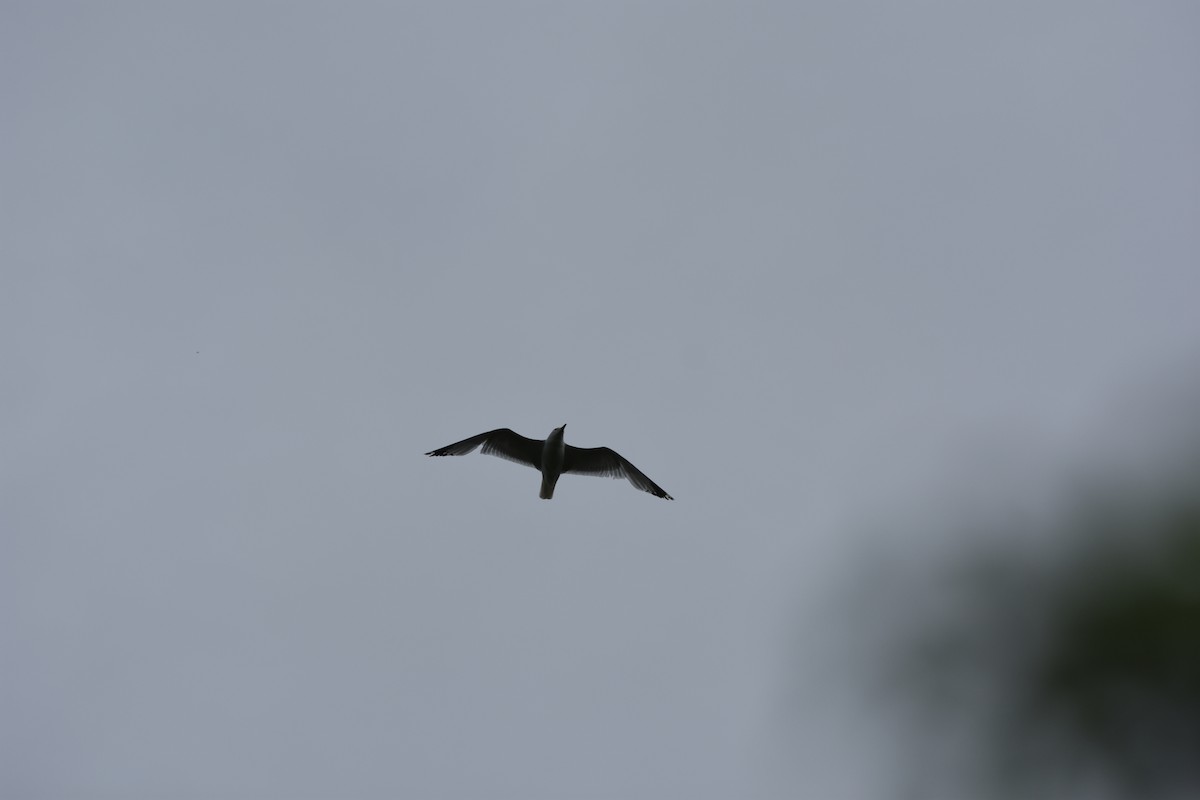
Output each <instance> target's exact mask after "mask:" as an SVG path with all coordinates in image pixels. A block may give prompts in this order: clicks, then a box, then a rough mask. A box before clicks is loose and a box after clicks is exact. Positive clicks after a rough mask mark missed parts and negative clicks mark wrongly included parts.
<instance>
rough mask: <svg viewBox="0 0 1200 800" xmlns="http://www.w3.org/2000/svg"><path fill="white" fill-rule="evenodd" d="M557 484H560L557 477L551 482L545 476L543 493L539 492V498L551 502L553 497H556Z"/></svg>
mask: <svg viewBox="0 0 1200 800" xmlns="http://www.w3.org/2000/svg"><path fill="white" fill-rule="evenodd" d="M556 483H558V477H557V476H555V478H554V480H550V479H549V478H547V477H546V476H545V475H543V476H542V491H540V492H538V497H540V498H542V499H543V500H549V499H550V498H551V497H554V484H556Z"/></svg>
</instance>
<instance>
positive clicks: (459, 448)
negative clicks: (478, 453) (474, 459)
mask: <svg viewBox="0 0 1200 800" xmlns="http://www.w3.org/2000/svg"><path fill="white" fill-rule="evenodd" d="M479 445H483V454H484V455H488V456H500V458H507V459H508V460H509V461H515V462H517V463H518V464H524V465H525V466H527V467H533V468H534V469H541V468H542V447H543V443H542V442H539V441H538V440H537V439H527V438H525V437H524V436H522V435H521V434H519V433H517V432H515V431H513V430H511V429H510V428H497V429H496V430H494V431H488V432H487V433H481V434H479V435H478V436H472V437H471V438H470V439H463V440H462V441H461V442H455V443H454V444H448V445H446V446H445V447H441V448H438V449H437V450H430V451H429V452H428V453H426V454H425V455H427V456H465V455H466V454H467V453H469V452H471V451H472V450H474V449H475V448H476V447H479Z"/></svg>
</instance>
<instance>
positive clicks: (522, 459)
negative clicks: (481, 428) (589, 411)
mask: <svg viewBox="0 0 1200 800" xmlns="http://www.w3.org/2000/svg"><path fill="white" fill-rule="evenodd" d="M566 428H567V426H566V425H562V426H561V427H558V428H555V429H554V430H552V431H550V435H549V436H547V437H546V440H545V441H542V440H540V439H527V438H526V437H524V436H522V435H521V434H519V433H516V432H515V431H513V430H510V429H509V428H497V429H496V430H494V431H488V432H487V433H481V434H479V435H478V436H472V437H471V438H470V439H463V440H462V441H461V442H455V443H454V444H450V445H446V446H445V447H442V448H439V449H437V450H430V451H429V452H428V453H426V454H425V455H427V456H465V455H466V454H467V453H470V452H471V451H472V450H474V449H475V448H476V447H479V445H483V454H484V455H491V456H500V458H507V459H508V460H509V461H515V462H517V463H518V464H524V465H525V466H527V467H533V468H534V469H536V470H538V471H539V472H541V473H542V491H541V493H539V494H538V497H540V498H542V499H543V500H549V499H550V498H552V497H554V484H556V483H558V477H559V476H560V475H562V474H563V473H564V472H573V473H576V474H578V475H598V476H601V477H606V478H624V479H625V480H627V481H629V482H630V483H632V484H633V485H634V487H635V488H638V489H641V490H642V491H643V492H649V493H650V494H652V495H654V496H655V497H661V498H663V499H664V500H674V499H675V498H674V497H671V495H669V494H667V493H666V492H664V491H663V490H662V487H661V486H659V485H658V484H657V483H655V482H654V481H652V480H650V479H649V478H647V477H646V474H645V473H644V472H642V471H641V470H640V469H638V468H637V467H635V466H634V465H633V464H630V463H629V461H627V460H626V459H625V458H624V457H622V456H621V454H620V453H618V452H617V451H615V450H612V449H611V448H608V447H572V446H571V445H569V444H566V443H565V442H564V441H563V431H565V430H566Z"/></svg>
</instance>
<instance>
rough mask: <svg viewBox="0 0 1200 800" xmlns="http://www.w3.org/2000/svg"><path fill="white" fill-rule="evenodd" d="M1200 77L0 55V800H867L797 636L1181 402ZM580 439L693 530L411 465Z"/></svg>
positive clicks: (349, 42)
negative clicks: (902, 562)
mask: <svg viewBox="0 0 1200 800" xmlns="http://www.w3.org/2000/svg"><path fill="white" fill-rule="evenodd" d="M1198 33H1200V13H1198V12H1197V11H1196V9H1195V7H1194V5H1193V4H1191V3H1187V2H1161V3H1145V2H1141V3H1135V2H1094V0H1091V1H1089V2H1083V0H1079V1H1078V2H1066V1H1062V2H1057V1H1052V2H1046V1H1045V0H1041V1H1040V2H1010V3H995V4H975V3H952V2H919V3H905V4H897V3H887V2H858V3H833V2H813V3H806V4H794V3H770V2H758V3H732V2H729V3H700V2H695V3H682V2H673V3H668V2H649V3H613V2H608V3H539V2H515V3H466V2H464V3H396V4H383V3H354V4H332V3H330V4H316V3H246V2H238V3H220V2H213V3H195V4H187V5H184V4H161V3H120V2H117V3H104V4H93V3H80V4H73V3H68V2H60V3H51V4H44V3H9V4H7V5H6V6H5V8H4V10H3V11H2V12H0V101H2V102H3V108H4V110H5V114H4V118H5V123H4V125H3V126H2V127H3V132H2V133H0V141H2V142H3V148H2V151H0V185H3V187H4V189H3V191H2V192H0V204H2V212H3V213H2V214H0V257H2V261H3V265H4V266H3V278H2V287H3V291H0V363H2V364H3V370H2V374H0V403H2V407H3V415H2V416H0V451H2V452H3V453H4V457H3V459H0V470H2V471H3V472H2V479H3V486H4V489H3V494H2V495H0V672H2V673H3V675H4V680H3V681H2V682H0V795H3V796H4V797H11V798H41V797H46V798H59V797H68V796H70V797H80V798H94V797H96V798H98V797H122V798H135V797H137V798H140V797H145V798H150V797H174V798H185V797H197V798H199V797H216V796H220V797H228V798H262V797H279V798H282V797H289V798H290V797H364V798H367V797H398V796H407V797H429V798H439V797H440V798H475V797H522V798H561V797H571V798H617V797H619V798H643V797H644V798H649V797H656V798H657V797H685V796H686V797H695V798H726V797H767V798H770V797H778V796H782V795H784V794H786V795H789V796H813V797H816V796H820V797H825V798H838V797H845V798H853V797H868V796H879V795H878V794H877V792H878V791H879V789H880V787H881V786H886V785H887V761H886V759H885V758H881V757H877V754H875V753H873V752H872V751H870V750H869V749H868V748H867V746H866V745H857V744H856V740H855V738H854V737H853V736H851V735H850V734H848V733H846V731H848V730H849V729H850V728H851V727H852V725H851V724H850V723H849V722H847V720H845V719H843V718H841V717H839V715H838V713H837V711H836V710H830V709H829V708H827V705H828V704H821V703H816V702H814V704H813V706H812V708H813V715H812V719H811V721H810V722H809V723H808V725H809V727H808V729H807V730H808V732H807V733H806V734H801V735H799V736H798V738H790V739H789V738H787V737H785V736H783V735H782V734H781V733H780V729H781V726H780V724H779V714H780V712H779V709H780V707H781V705H783V704H784V703H785V702H792V701H791V700H789V699H788V698H793V697H794V695H795V692H796V686H795V685H793V684H794V682H795V680H796V676H795V675H794V674H793V672H794V670H795V668H796V666H797V665H796V663H795V661H794V659H792V658H791V654H792V653H793V648H794V647H795V645H796V642H797V641H799V642H800V643H801V650H802V651H803V649H804V647H805V646H811V648H812V649H813V651H814V652H815V651H819V650H821V649H822V648H823V647H824V644H823V634H824V631H823V626H822V624H811V625H806V624H804V620H807V619H810V618H819V617H820V613H819V611H818V609H819V608H820V607H821V603H822V597H824V596H825V594H826V593H827V592H828V591H829V590H830V589H831V587H833V586H835V585H836V584H837V579H838V577H839V575H840V574H841V572H840V567H841V566H842V565H843V564H844V563H845V562H846V560H847V558H849V557H850V551H851V550H852V549H853V538H854V537H853V535H852V533H853V528H854V524H855V523H856V521H858V520H861V519H862V518H863V515H864V514H869V513H871V509H875V508H881V507H886V506H887V504H888V503H889V502H894V501H899V500H902V499H903V498H906V497H913V496H916V494H917V493H919V492H921V491H923V490H924V489H928V487H930V486H931V485H934V484H935V483H936V481H937V479H938V477H939V476H945V475H947V474H950V473H953V472H954V471H956V470H957V469H959V467H960V466H961V465H962V464H964V463H974V462H975V461H978V460H980V459H986V454H987V453H989V452H991V450H989V448H999V449H1001V450H1003V449H1004V448H1005V447H1010V446H1014V447H1015V446H1019V444H1020V443H1029V444H1030V446H1035V447H1036V448H1037V449H1038V451H1039V452H1044V453H1046V454H1056V453H1065V452H1069V451H1071V450H1072V448H1074V447H1076V446H1077V445H1078V443H1079V442H1080V441H1081V440H1082V439H1084V438H1087V437H1088V436H1091V435H1094V434H1095V432H1096V430H1097V425H1098V421H1099V420H1101V419H1103V418H1104V416H1105V414H1106V413H1107V411H1106V409H1107V408H1108V404H1109V403H1110V402H1111V399H1112V398H1113V397H1114V396H1117V395H1119V393H1120V392H1122V391H1125V390H1127V389H1128V387H1129V386H1131V385H1137V384H1139V383H1140V382H1142V381H1144V380H1147V379H1148V378H1150V377H1153V376H1154V375H1156V374H1158V372H1159V371H1161V370H1170V369H1175V368H1178V366H1179V365H1180V364H1181V363H1186V364H1194V363H1195V360H1196V356H1197V353H1198V352H1200V314H1197V313H1196V311H1195V308H1196V300H1197V297H1198V296H1200V267H1198V265H1200V225H1197V220H1200V146H1198V145H1197V142H1200V95H1198V94H1197V92H1196V91H1195V88H1196V76H1197V75H1198V74H1200V50H1197V48H1196V46H1195V42H1196V40H1197V38H1196V37H1197V34H1198ZM564 422H565V423H568V435H567V440H568V442H570V443H573V444H576V445H579V446H595V445H608V446H611V447H613V448H615V449H617V450H618V451H620V452H621V453H622V454H623V455H625V456H626V457H628V458H629V459H630V460H631V461H632V462H633V463H635V464H636V465H637V466H638V467H640V468H641V469H642V470H644V471H645V472H646V473H647V474H648V475H649V476H650V477H651V478H652V479H653V480H655V481H656V482H658V483H659V484H661V485H662V486H663V487H664V488H665V489H666V490H667V491H669V492H670V493H671V494H673V495H674V496H675V497H676V498H677V501H676V502H674V503H667V502H662V501H659V500H656V499H654V498H652V497H650V496H648V495H644V494H641V493H639V492H636V491H633V490H632V489H631V488H630V487H628V486H627V485H625V484H623V483H616V482H612V481H604V480H596V479H588V478H578V477H572V476H567V477H565V478H564V479H563V480H562V481H561V482H560V483H559V486H558V490H557V492H556V496H555V499H554V500H553V502H549V503H547V502H543V501H540V500H538V498H537V492H538V477H537V475H536V474H535V473H534V472H533V471H531V470H528V469H524V468H521V467H518V466H516V465H513V464H509V463H506V462H503V461H500V460H497V459H491V458H483V457H478V456H473V457H468V458H465V459H449V460H441V459H439V460H432V459H427V458H425V457H424V456H422V455H421V454H422V453H423V452H424V451H426V450H429V449H432V448H434V447H438V446H441V445H445V444H448V443H450V442H452V441H455V440H457V439H461V438H464V437H466V436H469V435H472V434H475V433H478V432H481V431H484V430H488V429H490V428H494V427H503V426H508V427H512V428H514V429H515V430H517V431H518V432H521V433H523V434H525V435H529V436H536V437H539V438H540V437H543V436H545V435H546V434H547V433H548V432H549V431H550V429H551V428H552V427H555V426H557V425H560V424H562V423H564ZM1014 443H1017V444H1014ZM981 452H982V453H984V454H985V455H984V456H981V455H980V453H981ZM824 624H825V625H829V624H836V620H833V621H828V622H826V623H824ZM807 688H808V689H810V690H811V692H812V694H813V695H814V696H817V695H820V694H821V690H822V687H821V685H820V681H815V682H813V683H811V685H808V687H807ZM802 694H803V692H802ZM785 727H786V726H785ZM789 735H790V736H794V735H795V734H794V733H793V734H789ZM860 750H861V752H860ZM781 765H782V766H781Z"/></svg>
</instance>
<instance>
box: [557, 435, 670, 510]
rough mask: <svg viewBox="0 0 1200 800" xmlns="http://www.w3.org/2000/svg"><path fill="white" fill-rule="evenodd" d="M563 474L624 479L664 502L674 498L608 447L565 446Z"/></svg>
mask: <svg viewBox="0 0 1200 800" xmlns="http://www.w3.org/2000/svg"><path fill="white" fill-rule="evenodd" d="M563 472H574V473H576V474H578V475H597V476H600V477H604V478H624V479H625V480H627V481H629V482H630V483H631V484H633V485H634V487H635V488H638V489H641V490H642V491H643V492H649V493H650V494H652V495H654V496H655V497H661V498H663V499H664V500H674V499H675V498H674V497H671V495H669V494H667V493H666V492H665V491H663V489H662V487H661V486H659V485H658V484H657V483H655V482H654V481H652V480H650V479H649V478H648V477H646V473H644V472H642V471H641V470H640V469H638V468H637V467H635V466H634V465H633V464H631V463H629V460H628V459H626V458H625V457H624V456H622V455H621V454H620V453H618V452H617V451H616V450H613V449H612V448H610V447H572V446H571V445H567V450H566V453H565V454H564V456H563Z"/></svg>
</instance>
